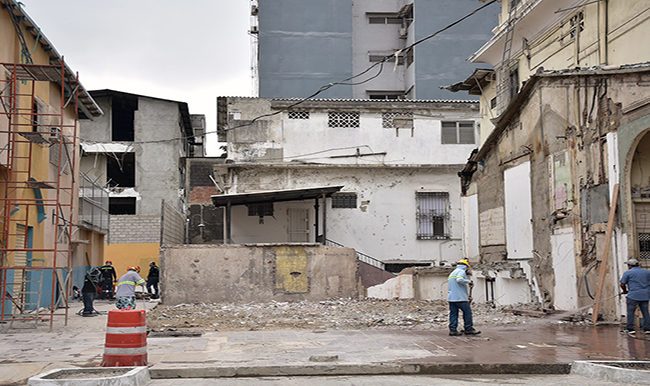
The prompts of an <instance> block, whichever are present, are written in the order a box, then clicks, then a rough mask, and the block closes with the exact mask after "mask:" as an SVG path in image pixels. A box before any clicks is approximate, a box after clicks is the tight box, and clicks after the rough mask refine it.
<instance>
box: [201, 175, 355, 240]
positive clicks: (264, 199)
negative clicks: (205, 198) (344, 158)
mask: <svg viewBox="0 0 650 386" xmlns="http://www.w3.org/2000/svg"><path fill="white" fill-rule="evenodd" d="M342 188H343V185H340V186H321V187H316V188H305V189H287V190H271V191H266V192H256V193H241V194H221V195H216V196H212V204H213V205H214V206H217V207H220V206H225V207H226V224H225V225H226V244H232V237H231V234H232V231H231V228H232V224H231V223H232V213H231V207H233V206H236V205H253V204H267V203H274V202H282V201H300V200H309V199H313V200H315V202H316V204H315V206H314V209H315V215H316V220H315V221H314V224H315V229H316V230H315V234H316V236H317V237H318V236H319V232H318V222H319V220H318V215H319V206H320V204H319V201H320V200H321V199H325V198H327V197H330V196H331V195H332V194H334V193H336V192H338V191H339V190H341V189H342ZM326 219H327V216H326V211H325V205H323V235H322V239H321V241H322V243H323V244H325V240H327V234H326V232H327V227H326V223H327V220H326Z"/></svg>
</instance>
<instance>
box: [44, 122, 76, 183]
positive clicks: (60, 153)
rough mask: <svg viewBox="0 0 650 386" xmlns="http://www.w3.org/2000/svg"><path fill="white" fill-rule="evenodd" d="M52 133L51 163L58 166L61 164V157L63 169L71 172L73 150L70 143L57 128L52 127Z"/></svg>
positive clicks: (67, 172)
mask: <svg viewBox="0 0 650 386" xmlns="http://www.w3.org/2000/svg"><path fill="white" fill-rule="evenodd" d="M51 130H52V133H53V134H50V139H49V141H50V163H51V164H52V165H54V166H56V167H58V166H59V157H60V160H61V171H62V172H63V173H65V174H69V171H70V163H71V162H72V160H71V158H70V157H71V156H72V155H71V154H70V153H71V152H70V146H68V145H69V143H67V142H66V138H65V137H64V136H60V135H59V134H58V129H57V128H54V127H53V128H51Z"/></svg>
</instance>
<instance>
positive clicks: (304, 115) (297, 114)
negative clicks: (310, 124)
mask: <svg viewBox="0 0 650 386" xmlns="http://www.w3.org/2000/svg"><path fill="white" fill-rule="evenodd" d="M289 119H309V111H289Z"/></svg>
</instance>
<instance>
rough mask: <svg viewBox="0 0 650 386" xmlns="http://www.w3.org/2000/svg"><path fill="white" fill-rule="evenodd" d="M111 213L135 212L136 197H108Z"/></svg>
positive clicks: (109, 211)
mask: <svg viewBox="0 0 650 386" xmlns="http://www.w3.org/2000/svg"><path fill="white" fill-rule="evenodd" d="M108 213H109V214H117V215H119V214H135V197H110V198H109V199H108Z"/></svg>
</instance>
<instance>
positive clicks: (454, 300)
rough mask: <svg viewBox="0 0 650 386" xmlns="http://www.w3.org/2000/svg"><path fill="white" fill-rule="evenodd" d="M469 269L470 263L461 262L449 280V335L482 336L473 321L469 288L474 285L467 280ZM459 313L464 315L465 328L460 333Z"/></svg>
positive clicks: (457, 264)
mask: <svg viewBox="0 0 650 386" xmlns="http://www.w3.org/2000/svg"><path fill="white" fill-rule="evenodd" d="M467 268H469V262H467V260H464V259H463V260H460V261H459V262H458V263H456V269H455V270H454V271H453V272H452V273H451V274H450V275H449V277H448V278H447V283H448V284H449V293H448V294H447V302H448V303H449V335H451V336H458V335H462V334H467V335H476V334H480V333H481V331H478V330H476V329H475V328H474V323H473V321H472V308H471V307H470V304H469V303H470V299H469V288H470V287H471V286H473V285H474V283H473V282H472V281H471V280H470V279H468V278H467ZM458 311H461V312H462V313H463V327H464V329H463V330H462V331H458V329H457V328H458Z"/></svg>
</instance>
